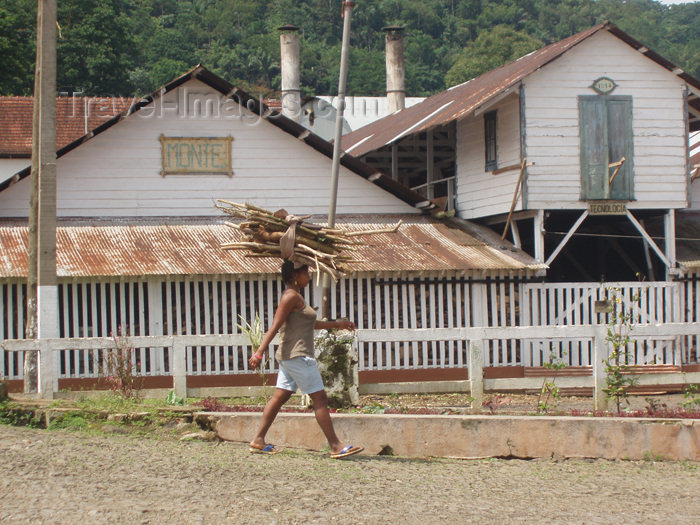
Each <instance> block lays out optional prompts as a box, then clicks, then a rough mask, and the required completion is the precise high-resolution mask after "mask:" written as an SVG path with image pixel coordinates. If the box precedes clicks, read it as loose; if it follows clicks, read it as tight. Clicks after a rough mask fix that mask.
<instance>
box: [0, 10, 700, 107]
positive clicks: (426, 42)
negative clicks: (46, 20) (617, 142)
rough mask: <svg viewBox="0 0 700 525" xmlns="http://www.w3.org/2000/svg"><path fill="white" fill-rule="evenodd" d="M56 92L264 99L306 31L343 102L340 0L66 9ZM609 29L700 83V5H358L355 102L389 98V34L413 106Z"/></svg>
mask: <svg viewBox="0 0 700 525" xmlns="http://www.w3.org/2000/svg"><path fill="white" fill-rule="evenodd" d="M58 5H59V15H58V22H59V25H60V37H59V40H58V88H59V91H64V92H69V93H70V92H74V91H82V92H83V93H85V94H89V95H114V96H117V95H120V96H126V95H132V94H144V93H149V92H151V91H153V90H154V89H156V88H157V87H159V86H161V85H162V84H163V83H165V82H167V81H169V80H172V79H173V78H175V77H177V76H179V75H181V74H182V73H184V72H185V71H187V70H188V69H190V68H192V67H193V66H194V65H196V64H197V63H202V64H203V65H204V66H205V67H207V68H209V69H210V70H212V71H214V72H215V73H217V74H219V75H220V76H222V77H223V78H225V79H227V80H229V81H231V82H232V83H234V84H236V85H238V86H240V87H243V88H245V89H248V90H250V91H252V92H253V93H255V94H258V93H260V92H261V91H263V92H267V91H271V90H274V89H277V88H279V33H278V31H277V28H278V27H279V26H281V25H283V24H288V23H291V24H295V25H297V26H299V27H300V28H301V29H302V33H301V35H302V37H301V53H302V78H301V82H302V89H303V91H304V94H331V95H332V94H335V93H336V92H337V83H338V80H337V79H338V67H339V66H338V63H339V57H340V41H341V36H342V18H341V17H340V11H341V2H340V0H305V1H304V0H294V1H293V0H276V1H268V0H190V1H179V0H143V1H137V0H112V1H104V2H102V1H101V2H95V1H92V0H59V1H58ZM604 20H610V21H612V22H613V23H615V24H616V25H618V26H619V27H620V28H621V29H623V30H624V31H626V32H627V33H629V34H630V35H632V37H634V38H635V39H637V40H639V41H641V42H643V43H644V44H645V45H646V46H648V47H649V48H651V49H653V50H654V51H656V52H658V53H660V54H661V55H662V56H664V57H666V58H668V59H670V60H671V61H672V62H674V63H676V64H678V65H680V66H681V67H683V68H684V69H685V70H686V71H687V72H689V73H690V74H692V75H694V76H695V77H700V2H694V3H691V4H684V5H676V6H670V7H668V6H664V5H662V4H660V3H658V2H656V1H653V0H498V1H495V0H374V1H371V0H358V1H357V5H356V7H355V9H354V11H353V18H352V26H353V35H352V39H351V45H352V50H351V62H350V72H349V78H348V94H351V95H381V94H383V93H384V82H385V80H384V78H385V77H384V54H383V53H384V36H383V33H382V32H381V28H382V27H383V26H385V25H389V24H400V25H402V26H405V27H406V32H405V35H406V83H407V86H406V87H407V92H408V95H409V96H425V95H430V94H432V93H435V92H437V91H441V90H443V89H445V88H446V87H448V86H450V85H454V84H456V83H459V82H462V81H465V80H468V79H469V78H472V77H474V76H476V75H478V74H480V73H482V72H484V71H486V70H488V69H491V68H493V67H496V66H498V65H500V64H502V63H504V62H507V61H510V60H513V59H515V58H518V57H519V56H522V55H524V54H525V53H528V52H530V51H532V50H534V49H537V48H538V47H541V46H543V45H545V44H549V43H551V42H554V41H557V40H560V39H562V38H564V37H567V36H569V35H571V34H573V33H576V32H578V31H581V30H583V29H585V28H588V27H590V26H592V25H594V24H597V23H599V22H602V21H604ZM35 26H36V2H35V1H27V0H2V2H1V3H0V71H2V75H1V76H0V94H4V95H26V94H31V91H32V82H33V67H34V66H33V61H34V45H35Z"/></svg>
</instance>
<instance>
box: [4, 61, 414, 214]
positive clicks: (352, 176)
mask: <svg viewBox="0 0 700 525" xmlns="http://www.w3.org/2000/svg"><path fill="white" fill-rule="evenodd" d="M207 73H208V72H207ZM209 75H211V74H209ZM211 83H212V82H203V81H202V80H201V76H200V78H197V75H193V76H192V77H191V78H188V79H186V81H184V82H181V83H179V84H178V85H176V86H172V88H171V89H169V90H167V92H165V93H164V94H163V95H162V96H158V97H152V98H151V99H150V100H146V101H145V103H144V104H142V105H140V106H139V107H138V108H137V110H136V111H132V112H131V113H130V114H123V115H121V116H120V117H118V121H114V122H112V121H110V122H109V123H106V124H105V125H104V126H103V127H104V129H98V130H96V132H93V133H92V134H88V135H86V137H84V138H83V139H81V140H80V141H77V142H78V143H77V144H76V143H74V144H72V145H69V146H67V147H66V148H64V150H62V151H59V158H58V160H57V172H58V175H57V177H58V179H57V185H58V196H57V199H58V202H57V213H58V216H59V217H122V216H129V217H146V216H152V217H153V216H171V217H172V216H177V217H185V216H206V215H218V214H219V212H218V211H217V210H216V209H215V208H214V201H215V199H217V198H222V199H228V200H235V201H241V202H246V201H249V202H253V203H255V204H257V205H260V206H263V207H267V208H270V209H277V208H286V209H288V210H289V211H290V212H293V213H297V214H325V213H327V211H328V206H329V197H330V186H331V180H330V174H331V157H330V155H329V154H328V153H329V152H330V151H332V146H331V145H329V144H328V143H327V142H325V141H323V140H322V139H320V138H318V137H315V138H314V137H313V136H310V137H309V136H308V135H309V133H308V132H306V135H305V136H299V135H295V134H293V133H291V132H289V131H288V130H287V129H284V127H285V126H287V127H291V126H290V125H289V124H287V123H286V122H285V123H283V125H279V124H280V123H279V122H277V123H276V124H278V125H274V124H275V123H273V122H271V119H272V118H274V115H273V116H270V114H269V113H266V111H267V110H266V108H265V107H264V105H263V104H260V103H258V104H257V105H256V104H252V103H250V100H251V99H250V98H247V99H241V98H238V99H237V98H236V95H235V92H234V93H233V96H231V94H229V93H225V92H224V93H222V91H221V90H219V89H216V88H215V87H212V85H210V84H211ZM248 108H250V109H248ZM277 118H279V119H283V118H284V117H277ZM300 129H301V130H302V131H303V128H300ZM295 131H296V129H295ZM300 133H301V132H300ZM164 139H166V140H164ZM167 139H170V140H172V141H177V140H178V139H182V140H184V141H185V142H187V141H188V140H189V141H190V142H193V143H194V141H200V142H201V141H204V142H207V141H209V142H212V143H216V147H217V148H219V147H221V148H225V147H226V146H225V145H223V146H222V144H224V143H228V144H229V145H230V151H229V152H228V154H230V158H231V165H230V168H231V171H230V172H226V170H224V171H223V172H221V170H213V169H212V172H211V173H207V171H206V170H201V169H200V170H194V171H192V170H190V171H189V172H188V171H187V170H184V172H182V173H177V174H174V173H172V170H170V171H168V170H164V169H163V168H164V165H163V162H164V160H163V159H164V156H163V151H164V149H163V148H164V147H165V146H166V145H167V144H168V140H167ZM183 147H184V146H183ZM222 151H224V150H222ZM343 164H344V165H342V166H341V169H340V176H339V177H340V178H339V185H338V204H337V212H338V213H339V214H349V213H354V214H363V213H377V212H378V211H381V212H383V213H409V214H412V213H419V210H418V209H417V208H416V207H414V206H413V205H412V203H411V199H413V202H415V201H416V200H418V199H420V196H417V195H412V196H409V197H408V198H407V199H405V198H404V199H402V198H401V195H402V193H401V189H400V188H399V189H398V190H397V192H398V195H399V196H397V195H396V194H393V193H390V192H389V191H386V190H385V189H384V187H383V186H382V181H381V176H376V177H372V180H373V182H370V180H368V179H369V178H370V175H371V174H372V170H371V169H369V168H368V167H364V168H363V166H362V165H361V163H359V162H357V161H356V160H355V159H349V161H344V162H343ZM354 164H357V165H358V166H359V167H355V166H354ZM348 166H350V167H348ZM353 168H355V169H353ZM363 170H364V171H363ZM215 171H219V173H216V172H215ZM27 175H28V170H24V172H21V173H20V176H18V177H15V180H14V181H12V183H8V182H7V181H6V182H5V183H4V184H3V187H2V188H0V216H1V217H25V216H27V214H28V203H29V179H28V177H27ZM378 179H379V180H378ZM389 182H391V181H389ZM409 193H410V192H403V195H404V196H405V195H408V194H409Z"/></svg>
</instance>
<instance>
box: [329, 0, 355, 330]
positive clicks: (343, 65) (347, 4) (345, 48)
mask: <svg viewBox="0 0 700 525" xmlns="http://www.w3.org/2000/svg"><path fill="white" fill-rule="evenodd" d="M353 7H355V2H351V1H349V0H345V1H344V2H343V45H342V47H341V51H340V77H339V79H338V108H337V110H336V114H335V138H334V141H333V167H332V170H331V202H330V206H329V208H328V227H329V228H334V227H335V208H336V202H337V201H338V174H339V173H340V155H341V154H342V147H341V141H342V137H343V115H344V113H345V85H346V84H347V79H348V55H349V53H350V19H351V18H352V8H353ZM322 295H323V299H322V308H321V316H322V317H323V318H324V319H330V317H331V281H330V276H329V275H328V274H323V290H322Z"/></svg>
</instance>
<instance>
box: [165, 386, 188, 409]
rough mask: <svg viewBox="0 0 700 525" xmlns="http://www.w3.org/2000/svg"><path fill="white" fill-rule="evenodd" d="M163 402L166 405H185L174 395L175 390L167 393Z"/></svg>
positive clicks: (183, 401) (181, 399)
mask: <svg viewBox="0 0 700 525" xmlns="http://www.w3.org/2000/svg"><path fill="white" fill-rule="evenodd" d="M165 402H166V403H167V404H168V405H176V406H182V405H184V404H185V400H184V399H183V398H181V397H180V396H178V395H177V394H176V393H175V390H171V391H170V392H168V397H166V398H165Z"/></svg>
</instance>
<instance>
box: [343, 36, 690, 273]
mask: <svg viewBox="0 0 700 525" xmlns="http://www.w3.org/2000/svg"><path fill="white" fill-rule="evenodd" d="M697 129H700V81H698V80H697V79H694V78H692V77H690V76H689V75H687V74H686V73H685V72H683V71H682V70H681V69H680V68H677V67H676V66H674V65H673V64H671V63H670V62H668V61H667V60H665V59H664V58H662V57H660V56H659V55H657V54H656V53H654V52H653V51H651V50H649V49H648V48H647V47H645V46H644V45H643V44H641V43H639V42H637V41H635V40H634V39H633V38H632V37H630V36H629V35H627V34H626V33H624V32H623V31H621V30H620V29H618V28H616V27H615V26H613V25H611V24H609V23H605V24H601V25H598V26H595V27H593V28H591V29H589V30H586V31H583V32H581V33H579V34H576V35H573V36H571V37H569V38H567V39H565V40H562V41H560V42H557V43H554V44H551V45H549V46H547V47H544V48H542V49H540V50H538V51H535V52H533V53H530V54H529V55H526V56H524V57H522V58H520V59H518V60H516V61H515V62H512V63H510V64H507V65H505V66H502V67H500V68H497V69H495V70H492V71H489V72H487V73H485V74H483V75H482V76H480V77H478V78H475V79H473V80H470V81H468V82H466V83H464V84H461V85H458V86H455V87H452V88H450V89H448V90H447V91H444V92H442V93H439V94H437V95H434V96H432V97H429V98H428V99H426V100H425V101H424V102H422V103H420V104H417V105H415V106H413V107H411V108H407V109H405V110H402V111H400V112H398V113H396V114H393V115H390V116H387V117H386V118H384V119H381V120H379V121H377V122H375V123H373V124H370V125H368V126H365V127H364V128H361V129H360V130H357V131H354V132H353V133H351V134H349V135H347V136H345V137H344V139H343V147H344V149H345V150H346V151H348V152H349V153H351V154H353V155H355V156H357V157H358V158H361V159H363V160H364V161H365V162H367V163H368V164H370V165H372V166H375V167H376V168H377V169H380V170H382V171H384V172H386V173H391V174H392V176H393V177H394V178H395V179H396V180H399V181H402V182H404V183H406V184H407V185H408V186H410V187H412V188H414V189H416V190H417V191H421V192H422V193H423V194H424V195H426V197H427V198H429V199H431V200H433V201H434V202H436V203H439V204H441V205H443V206H445V207H446V208H454V210H455V211H456V214H457V216H459V217H461V218H464V219H469V220H478V221H480V222H483V223H485V224H488V225H491V226H492V227H493V228H494V229H497V230H498V231H499V232H503V231H504V230H505V234H507V235H508V237H509V238H511V239H513V241H514V242H515V244H516V245H522V246H523V247H524V248H525V249H526V251H528V253H531V254H532V255H533V256H534V257H536V258H537V260H539V261H540V262H543V263H546V264H547V265H548V266H550V270H549V278H550V279H555V280H583V281H586V280H588V281H598V280H600V279H608V280H612V279H628V280H634V279H635V274H637V273H639V274H641V275H643V276H646V277H647V278H651V279H652V280H654V279H655V278H661V279H665V278H667V275H668V276H670V275H673V274H676V273H677V272H678V268H677V264H676V258H675V250H674V247H675V234H674V218H675V213H676V211H677V210H683V209H686V208H688V207H689V206H690V204H691V200H690V197H691V185H690V165H689V147H688V136H689V131H694V130H697ZM623 160H624V162H623ZM655 217H663V218H665V224H666V226H665V231H664V235H663V238H662V239H652V238H651V237H650V236H649V235H648V234H647V232H646V229H645V227H644V222H645V221H647V220H651V219H653V218H655ZM660 269H661V270H660Z"/></svg>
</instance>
